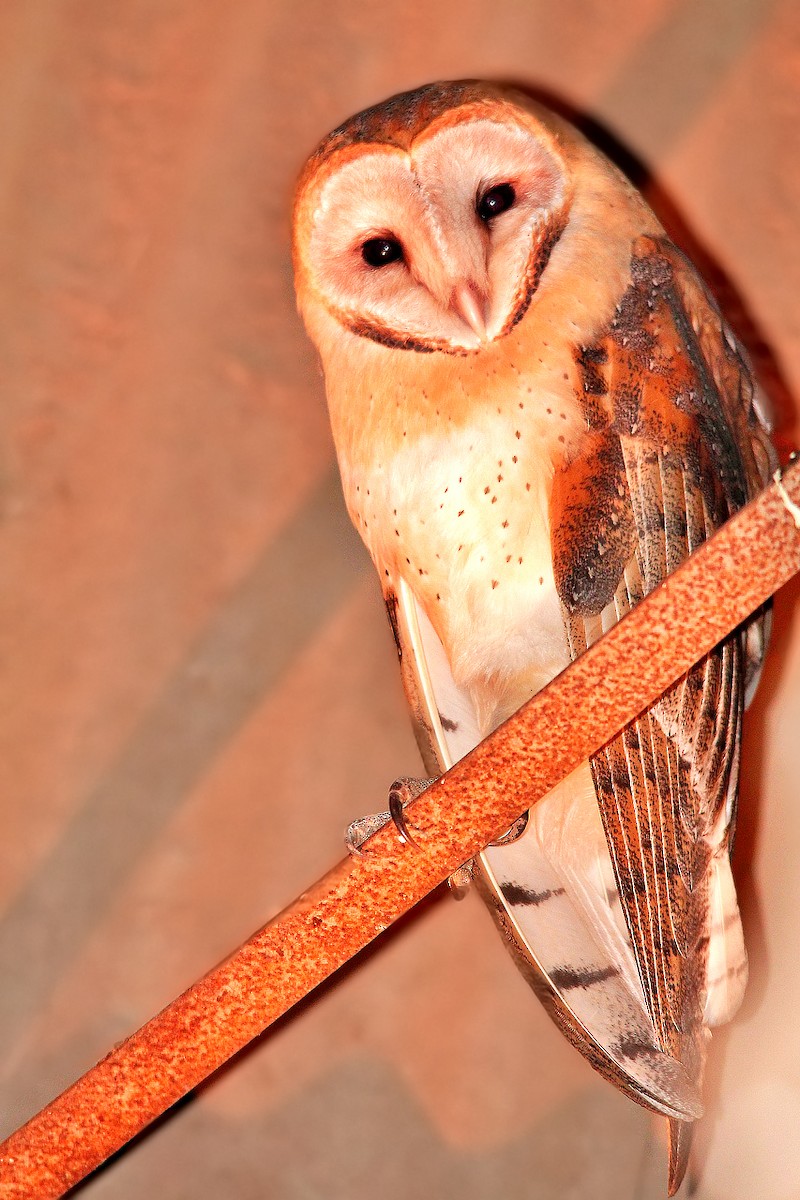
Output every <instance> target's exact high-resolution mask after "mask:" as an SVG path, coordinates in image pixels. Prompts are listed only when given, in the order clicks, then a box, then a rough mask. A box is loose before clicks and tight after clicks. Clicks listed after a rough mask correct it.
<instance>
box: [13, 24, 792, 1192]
mask: <svg viewBox="0 0 800 1200" xmlns="http://www.w3.org/2000/svg"><path fill="white" fill-rule="evenodd" d="M0 66H1V67H2V69H1V70H0V127H1V128H2V136H1V137H0V213H1V214H2V216H1V219H0V254H2V273H0V345H2V392H1V394H2V410H1V411H2V420H3V425H4V435H5V436H4V438H3V449H2V458H1V459H0V497H1V499H2V518H3V519H2V524H1V525H0V555H1V556H2V575H3V595H2V607H3V613H2V633H1V634H0V638H1V641H0V662H2V680H3V704H2V722H1V732H0V736H1V737H2V745H1V746H0V763H2V777H3V791H2V813H3V817H2V838H1V839H0V964H1V966H0V979H2V985H1V986H0V1080H1V1082H0V1116H2V1132H7V1131H9V1130H10V1129H11V1128H13V1127H14V1126H15V1125H16V1124H18V1123H19V1122H20V1121H22V1120H23V1119H24V1118H25V1117H27V1116H28V1115H30V1114H31V1113H32V1112H33V1111H34V1110H35V1109H36V1108H38V1107H39V1106H40V1105H41V1104H43V1103H44V1102H46V1101H47V1100H48V1099H49V1098H50V1097H51V1096H52V1095H53V1094H55V1093H56V1092H57V1091H58V1090H60V1089H61V1088H62V1087H63V1086H65V1085H66V1084H67V1083H68V1082H70V1081H71V1079H72V1078H73V1077H74V1076H75V1075H77V1074H78V1073H79V1072H81V1071H82V1070H84V1069H85V1068H86V1067H88V1066H89V1065H90V1064H91V1063H92V1062H93V1061H94V1060H95V1059H96V1058H97V1057H99V1056H100V1055H101V1054H102V1053H103V1052H104V1051H105V1050H106V1049H107V1048H108V1047H109V1046H110V1045H111V1044H113V1043H114V1042H115V1041H117V1040H119V1039H120V1038H122V1037H123V1036H125V1034H127V1033H128V1032H130V1031H131V1030H132V1029H133V1028H135V1027H136V1026H137V1025H139V1024H140V1023H141V1022H142V1021H144V1020H145V1019H146V1018H147V1017H148V1016H149V1015H151V1014H152V1013H153V1012H154V1011H155V1010H156V1009H158V1008H160V1007H161V1006H163V1005H164V1004H165V1003H166V1002H168V1001H169V1000H170V999H171V998H172V997H173V995H175V994H176V993H177V992H178V991H179V990H181V989H182V988H183V987H185V986H186V985H187V984H189V983H190V982H191V981H192V980H193V979H194V978H195V977H196V976H198V975H199V974H201V973H202V972H203V971H204V970H205V969H207V968H208V967H209V966H210V965H212V964H213V963H215V962H216V961H217V960H218V959H219V958H220V957H222V956H223V955H224V954H226V953H227V952H228V951H229V950H230V949H231V948H232V947H234V946H235V945H236V944H237V943H238V942H240V941H241V940H243V939H244V938H245V937H246V936H247V935H248V934H249V933H250V932H251V931H252V930H253V929H254V928H255V927H256V926H258V925H259V924H261V923H262V922H263V921H264V920H265V919H266V918H267V917H269V916H270V915H272V914H273V913H274V912H275V911H277V910H278V909H279V908H280V907H281V906H282V905H283V904H284V903H285V902H286V901H288V900H290V899H291V898H292V897H293V896H294V895H295V894H296V893H298V892H299V891H301V890H302V888H303V887H304V886H305V885H306V884H307V883H308V882H310V881H311V880H313V879H314V878H316V877H317V876H318V875H320V874H321V873H322V872H323V871H324V870H325V869H326V868H327V867H328V866H329V865H330V864H331V863H332V862H333V861H334V860H335V859H337V858H338V857H340V855H341V853H342V845H341V831H342V830H343V828H344V827H345V825H346V824H347V822H348V821H349V820H350V819H351V818H352V817H353V816H354V815H357V814H358V813H360V812H364V811H369V810H374V809H375V808H377V807H380V806H382V800H383V796H384V794H385V788H386V784H387V783H388V782H389V781H390V780H391V779H392V778H394V777H395V776H396V775H397V774H400V773H409V774H414V773H417V772H418V771H419V762H418V758H417V754H416V750H415V747H414V744H413V741H412V738H411V734H410V732H409V728H408V724H407V719H406V716H405V711H404V706H403V701H402V697H401V695H400V690H399V683H398V680H397V671H396V663H395V656H394V651H393V648H392V645H391V639H390V635H389V632H388V627H387V625H386V622H385V618H384V615H383V611H382V607H381V604H380V601H379V596H378V589H377V586H376V583H375V582H374V580H373V578H372V574H371V569H370V566H369V563H368V562H367V560H366V556H365V554H364V553H363V551H362V550H361V547H360V545H359V543H358V541H357V539H356V537H355V534H354V533H353V532H352V531H351V529H350V527H349V526H348V524H347V521H346V518H345V516H344V514H343V511H342V505H341V499H340V495H339V491H338V484H337V481H336V475H335V469H334V465H333V456H332V448H331V442H330V436H329V433H328V428H327V421H326V415H325V411H324V403H323V398H322V389H321V384H320V379H319V376H318V373H317V369H316V365H315V362H314V358H313V355H312V352H311V350H310V348H309V346H308V344H307V343H306V341H305V338H304V335H303V332H302V330H301V328H300V325H299V322H298V320H297V317H296V315H295V312H294V303H293V295H292V281H291V270H290V262H289V253H288V214H289V207H290V197H291V189H292V184H293V180H294V178H295V177H296V174H297V172H298V170H299V168H300V166H301V164H302V162H303V159H304V157H305V155H306V154H307V153H308V152H309V150H310V149H311V148H312V147H313V145H314V144H315V142H316V141H317V139H318V138H319V137H320V136H321V135H322V134H323V133H325V132H326V131H327V130H328V129H329V128H330V127H332V126H333V125H334V124H335V123H337V122H338V121H340V120H341V119H343V118H344V117H346V116H347V115H349V114H350V113H351V112H353V111H355V110H356V109H358V108H360V107H363V106H364V105H365V104H367V103H371V102H372V101H375V100H377V99H379V98H381V97H383V96H385V95H387V94H388V93H390V92H392V91H397V90H400V89H403V88H406V87H409V86H412V85H414V84H417V83H421V82H424V81H426V80H428V79H432V78H442V77H454V76H456V77H457V76H463V75H487V76H490V77H500V78H513V79H517V80H521V81H526V82H528V83H530V84H534V85H537V86H539V87H541V88H544V89H548V90H550V91H551V92H553V93H555V94H556V95H557V96H559V97H560V98H561V99H562V100H564V101H566V102H568V103H570V104H572V105H573V106H575V107H576V108H578V109H580V110H582V111H584V112H585V113H587V114H588V115H590V116H592V117H593V118H595V119H596V120H597V121H599V122H601V123H602V124H604V125H605V126H606V127H607V128H608V129H609V130H610V131H611V132H612V133H613V134H614V135H615V136H616V137H617V138H618V139H619V140H620V141H621V142H622V143H623V144H624V145H625V146H626V147H627V148H628V149H629V150H630V151H631V152H632V153H633V154H634V155H636V156H637V157H638V158H639V159H640V160H641V161H642V162H643V163H644V165H645V166H646V167H647V168H648V169H649V170H650V171H651V172H652V173H653V174H654V175H655V177H656V179H657V181H658V183H659V185H660V188H661V189H662V190H663V191H664V192H665V193H666V194H667V195H668V196H669V198H670V200H671V202H672V204H673V205H674V207H675V209H676V210H677V212H678V213H679V214H680V216H681V218H682V220H683V222H685V224H686V225H687V226H688V227H689V229H690V230H691V231H692V233H693V235H694V237H695V238H696V239H697V241H698V242H699V243H700V244H701V245H702V246H703V247H704V248H705V250H706V251H707V252H708V253H709V254H710V255H711V256H712V257H713V258H714V259H716V261H717V263H718V264H719V265H720V266H721V267H722V268H723V270H724V271H725V273H727V275H728V276H729V278H730V280H731V281H732V283H733V284H734V285H735V287H736V289H737V290H738V292H739V293H740V294H741V296H743V297H744V300H745V303H746V306H747V308H748V309H749V311H750V314H751V316H752V318H753V319H754V321H755V323H756V324H757V326H758V327H759V329H760V331H761V334H762V336H763V337H764V338H765V339H766V341H767V342H768V343H769V345H770V346H771V348H772V350H773V352H774V355H775V357H776V360H777V363H778V365H779V367H780V369H781V371H782V373H783V375H784V377H785V380H786V382H788V384H789V385H790V386H791V387H793V389H794V392H795V394H799V393H800V317H799V316H798V313H800V308H798V303H797V296H798V295H799V294H800V235H799V234H798V228H799V227H800V220H799V218H800V166H798V162H800V156H798V150H800V9H799V8H798V6H797V3H796V0H683V2H681V0H615V2H612V3H608V2H607V0H606V2H603V3H600V2H594V0H561V2H560V3H555V2H554V0H492V2H491V3H487V2H486V0H459V3H458V4H457V5H456V4H453V3H451V2H450V0H424V2H422V0H409V2H408V3H406V4H401V3H399V2H398V0H381V2H380V3H375V4H373V3H367V2H366V0H363V2H361V3H357V2H356V0H349V2H347V0H328V2H326V3H321V2H319V0H308V3H306V4H300V3H298V2H297V0H293V2H291V3H289V2H288V0H258V2H256V0H236V2H235V3H233V2H231V0H227V2H226V3H221V2H220V0H203V3H196V2H190V0H119V2H118V3H113V4H110V3H108V2H107V0H63V2H59V3H55V2H53V0H6V2H5V3H4V4H3V5H2V8H0ZM779 405H782V407H781V419H782V422H783V427H784V432H785V443H786V444H788V443H789V442H790V441H791V439H792V427H793V417H792V413H791V411H790V409H789V408H788V407H787V406H786V404H785V402H781V401H779ZM798 596H800V588H798V587H797V586H795V587H793V588H790V589H788V590H787V592H786V594H784V595H783V596H782V597H781V598H780V600H779V602H778V608H777V623H776V637H775V641H774V649H773V655H772V659H771V662H770V667H769V669H768V672H767V677H766V682H765V686H764V687H763V690H762V693H761V696H760V699H759V701H758V703H757V706H756V709H755V712H754V713H753V714H752V716H751V719H750V722H749V726H748V733H747V745H746V757H745V766H744V782H743V806H744V808H743V817H742V822H743V833H742V841H741V846H740V853H739V855H738V862H737V870H738V873H739V876H740V879H741V883H742V891H743V897H744V905H745V913H746V920H747V932H748V935H749V941H750V946H751V952H752V956H753V962H754V970H753V980H752V984H751V987H750V991H749V994H748V999H747V1002H746V1005H745V1009H744V1012H743V1014H742V1015H741V1017H740V1019H739V1020H738V1021H737V1023H736V1025H735V1026H734V1027H733V1028H732V1030H731V1031H730V1032H729V1033H727V1034H725V1035H723V1036H720V1037H718V1038H717V1039H716V1040H715V1052H714V1059H713V1065H712V1078H711V1080H710V1092H711V1108H712V1116H711V1118H710V1120H709V1121H708V1122H707V1123H706V1136H705V1137H704V1139H703V1140H704V1141H705V1142H707V1143H708V1148H707V1155H706V1158H707V1161H706V1167H705V1172H704V1176H703V1181H702V1184H701V1187H700V1191H699V1195H700V1196H701V1197H702V1198H704V1200H712V1198H713V1200H722V1198H725V1200H739V1198H742V1200H744V1198H745V1197H746V1198H748V1200H750V1198H752V1197H759V1200H784V1198H785V1200H791V1198H797V1197H800V1150H798V1149H797V1138H798V1129H800V1035H798V1033H797V1021H796V1018H795V1013H796V1010H797V1005H798V998H799V996H800V968H799V967H798V943H799V942H800V916H798V914H799V913H800V885H799V884H798V879H800V871H798V867H797V864H798V863H800V815H798V813H799V812H800V810H799V809H798V805H797V802H796V797H797V795H798V787H799V786H800V785H799V783H798V781H800V627H798V622H799V621H800V617H798V614H797V612H796V611H793V608H792V603H793V601H794V600H796V599H797V598H798ZM661 1153H662V1152H661V1149H660V1146H659V1144H658V1141H657V1138H656V1136H655V1135H654V1134H653V1132H652V1126H651V1123H650V1120H649V1118H648V1116H647V1115H646V1114H645V1113H644V1112H643V1111H642V1110H640V1109H638V1108H636V1107H635V1106H634V1105H632V1104H630V1103H629V1102H628V1101H626V1100H625V1099H624V1098H622V1097H621V1096H619V1095H618V1094H617V1093H616V1092H615V1091H614V1090H613V1089H611V1088H610V1087H609V1086H607V1085H605V1084H604V1083H602V1082H601V1081H600V1080H599V1079H597V1078H596V1077H595V1076H594V1075H593V1073H592V1072H591V1071H590V1070H589V1069H588V1068H587V1067H586V1066H585V1065H584V1064H583V1062H582V1060H581V1059H580V1058H579V1057H578V1056H577V1055H576V1054H575V1053H574V1051H572V1050H571V1049H570V1048H569V1047H568V1046H567V1045H566V1044H565V1043H564V1042H563V1041H562V1040H561V1038H560V1037H559V1035H558V1034H557V1033H556V1031H555V1030H554V1028H552V1027H551V1025H550V1023H549V1022H548V1020H547V1018H546V1017H545V1016H544V1015H543V1013H542V1012H541V1010H540V1009H539V1007H538V1005H537V1003H536V1001H535V999H534V998H533V996H532V994H531V993H530V992H529V990H528V988H527V986H526V985H525V984H524V982H523V981H522V979H521V978H520V977H519V976H518V974H517V972H516V970H515V969H514V967H513V965H512V963H511V961H510V959H508V957H507V955H506V952H505V950H504V948H503V946H502V945H501V943H500V940H499V939H498V938H497V937H496V935H495V932H494V930H493V928H492V926H491V923H490V920H489V918H488V917H487V915H486V914H485V913H484V912H483V911H482V908H481V905H480V903H479V902H478V901H477V899H475V898H474V897H469V898H468V899H467V901H466V902H465V903H463V904H461V905H456V904H453V903H452V902H449V901H448V899H447V897H446V896H444V895H442V896H438V897H436V898H434V899H433V900H432V901H430V902H428V903H427V904H426V905H424V906H423V908H422V910H421V911H419V912H418V913H417V914H416V915H414V916H413V917H412V918H411V919H408V920H407V921H406V922H405V923H404V924H403V927H402V928H401V929H400V930H398V931H395V932H393V933H392V934H391V935H390V936H388V937H387V938H386V939H385V942H384V944H383V945H382V947H380V948H378V949H377V950H376V951H375V952H373V953H370V954H369V955H367V956H365V958H364V959H363V961H361V962H360V963H359V964H357V965H356V966H355V967H354V968H353V969H350V970H349V971H348V972H347V973H346V974H345V975H344V976H343V977H342V978H341V979H340V980H339V981H337V982H336V984H335V985H334V986H331V987H328V988H326V989H324V991H323V993H322V994H320V995H319V996H318V997H317V998H316V999H315V1000H314V1001H313V1002H311V1003H309V1004H307V1005H306V1006H305V1007H304V1008H303V1011H302V1012H300V1013H299V1014H297V1015H296V1016H295V1017H293V1018H292V1019H290V1020H287V1021H285V1022H284V1023H283V1024H282V1025H281V1027H280V1028H279V1029H277V1030H276V1031H275V1032H274V1033H272V1034H271V1035H270V1036H269V1037H267V1038H265V1039H264V1040H263V1042H262V1043H261V1044H260V1045H258V1046H257V1047H255V1048H254V1049H253V1050H251V1051H250V1052H249V1053H247V1054H246V1055H244V1056H243V1057H242V1058H241V1059H240V1060H239V1061H238V1062H236V1063H235V1064H234V1065H233V1066H232V1067H230V1068H229V1069H228V1070H227V1071H225V1072H224V1073H223V1074H222V1075H221V1076H220V1077H219V1078H217V1079H216V1080H215V1081H213V1083H212V1084H211V1085H209V1086H207V1087H206V1088H204V1089H203V1090H202V1092H201V1093H200V1094H199V1095H198V1096H196V1097H194V1098H193V1100H192V1102H190V1103H188V1104H186V1105H185V1106H183V1107H182V1109H181V1110H180V1111H179V1112H177V1113H175V1114H173V1116H172V1117H171V1118H170V1119H169V1120H168V1121H166V1122H164V1123H162V1124H161V1125H160V1126H159V1128H158V1129H157V1130H156V1131H154V1132H153V1133H152V1134H151V1135H150V1136H148V1137H147V1138H145V1139H144V1140H142V1141H141V1142H140V1143H139V1144H138V1145H136V1146H135V1147H134V1148H133V1149H132V1150H131V1151H130V1152H128V1153H127V1154H125V1155H124V1156H123V1157H121V1158H120V1159H119V1160H117V1161H116V1162H114V1163H113V1164H112V1165H111V1166H110V1167H109V1168H108V1169H106V1170H105V1171H104V1172H102V1173H101V1174H99V1175H98V1176H97V1177H96V1178H95V1179H94V1180H93V1181H92V1182H91V1183H90V1184H89V1185H88V1186H87V1187H86V1189H85V1191H86V1194H87V1196H91V1197H93V1198H94V1197H97V1198H98V1200H100V1198H106V1197H108V1198H109V1200H110V1198H112V1197H113V1198H114V1200H122V1198H125V1200H129V1198H130V1200H133V1198H138V1197H151V1196H153V1197H159V1200H178V1198H183V1197H187V1196H191V1197H215V1198H219V1200H228V1198H230V1200H251V1198H252V1200H256V1198H259V1200H260V1198H263V1197H273V1196H274V1197H279V1198H283V1197H286V1198H288V1200H300V1198H303V1200H306V1198H309V1197H320V1198H322V1200H337V1198H340V1197H341V1198H342V1200H345V1198H346V1200H360V1198H361V1197H364V1198H366V1197H372V1196H374V1195H376V1194H380V1195H382V1196H384V1197H386V1198H387V1200H399V1198H400V1197H409V1196H413V1197H433V1196H436V1197H442V1198H444V1197H453V1198H456V1197H458V1200H483V1198H485V1197H525V1198H526V1200H544V1198H545V1197H570V1198H572V1197H575V1198H578V1197H584V1196H586V1197H588V1196H591V1197H593V1198H594V1200H602V1198H604V1197H608V1198H611V1197H615V1198H616V1197H620V1198H625V1200H627V1198H634V1197H636V1198H637V1200H649V1198H655V1197H657V1196H660V1195H662V1194H663V1187H664V1165H663V1160H662V1157H661Z"/></svg>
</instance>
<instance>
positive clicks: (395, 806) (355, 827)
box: [344, 776, 434, 854]
mask: <svg viewBox="0 0 800 1200" xmlns="http://www.w3.org/2000/svg"><path fill="white" fill-rule="evenodd" d="M433 782H434V780H433V779H408V778H406V777H405V776H404V777H403V778H401V779H395V781H394V783H393V784H392V785H391V787H390V788H389V811H388V812H382V813H371V814H370V815H369V816H367V817H359V818H358V820H357V821H353V822H352V823H351V824H350V825H349V826H348V828H347V833H346V834H345V838H344V842H345V845H346V846H347V849H348V850H349V851H350V853H351V854H360V853H361V847H362V846H363V844H364V842H365V841H366V840H367V838H370V837H372V835H373V833H377V832H378V830H379V829H382V828H383V826H384V825H386V824H387V822H388V821H391V822H392V823H393V824H394V826H395V829H396V830H397V832H398V834H399V837H400V841H401V842H408V843H409V844H410V845H412V846H416V844H417V843H416V842H415V841H414V839H413V837H412V836H411V833H410V832H409V829H408V825H407V824H406V817H405V812H404V809H405V806H406V805H407V804H408V803H409V802H410V801H411V800H415V799H416V798H417V796H419V795H421V794H422V792H424V791H425V789H426V788H427V787H430V785H431V784H432V783H433Z"/></svg>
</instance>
